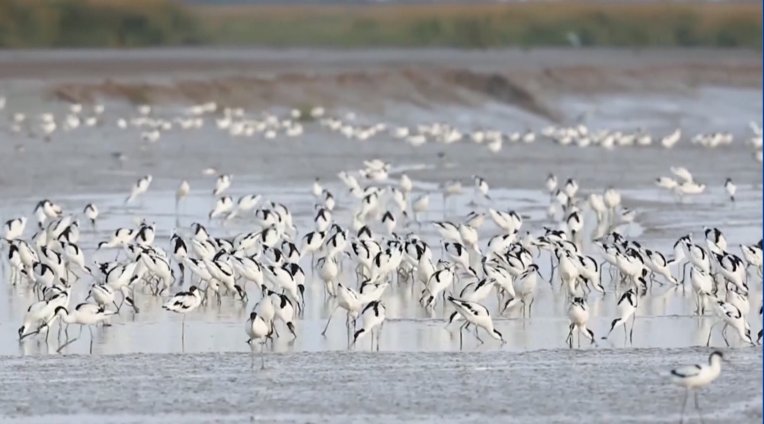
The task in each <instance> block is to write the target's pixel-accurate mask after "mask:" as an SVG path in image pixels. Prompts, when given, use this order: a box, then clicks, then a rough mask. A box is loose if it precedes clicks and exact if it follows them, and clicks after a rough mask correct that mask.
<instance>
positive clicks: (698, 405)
mask: <svg viewBox="0 0 764 424" xmlns="http://www.w3.org/2000/svg"><path fill="white" fill-rule="evenodd" d="M695 410H697V411H698V419H699V420H700V424H703V415H702V414H701V412H700V403H698V391H697V390H695Z"/></svg>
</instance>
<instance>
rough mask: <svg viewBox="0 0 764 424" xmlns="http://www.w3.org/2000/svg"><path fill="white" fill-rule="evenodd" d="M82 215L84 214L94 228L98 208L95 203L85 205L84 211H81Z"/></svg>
mask: <svg viewBox="0 0 764 424" xmlns="http://www.w3.org/2000/svg"><path fill="white" fill-rule="evenodd" d="M82 213H83V214H85V217H87V219H89V220H90V224H91V225H92V226H93V228H95V225H96V219H97V218H98V208H97V207H96V205H95V203H88V204H87V205H85V209H83V210H82Z"/></svg>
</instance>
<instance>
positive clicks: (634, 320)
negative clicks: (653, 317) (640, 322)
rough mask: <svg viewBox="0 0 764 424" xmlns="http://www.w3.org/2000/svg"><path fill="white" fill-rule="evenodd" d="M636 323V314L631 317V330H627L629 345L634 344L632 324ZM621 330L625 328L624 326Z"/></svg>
mask: <svg viewBox="0 0 764 424" xmlns="http://www.w3.org/2000/svg"><path fill="white" fill-rule="evenodd" d="M636 323H637V314H632V315H631V330H629V343H630V344H634V324H636ZM623 328H626V326H625V325H624V327H623Z"/></svg>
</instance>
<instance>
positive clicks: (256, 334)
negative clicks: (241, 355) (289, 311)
mask: <svg viewBox="0 0 764 424" xmlns="http://www.w3.org/2000/svg"><path fill="white" fill-rule="evenodd" d="M244 330H245V331H246V333H247V336H248V337H249V339H247V343H248V344H249V345H250V346H252V343H253V342H259V343H260V369H265V354H264V352H263V350H264V348H265V341H266V339H267V338H268V337H269V336H270V335H271V324H270V323H269V322H266V321H265V320H264V319H263V317H262V316H260V315H258V313H257V312H251V313H250V314H249V319H247V323H246V324H245V326H244ZM252 349H253V350H252V367H253V368H254V365H255V357H254V354H255V352H254V346H252Z"/></svg>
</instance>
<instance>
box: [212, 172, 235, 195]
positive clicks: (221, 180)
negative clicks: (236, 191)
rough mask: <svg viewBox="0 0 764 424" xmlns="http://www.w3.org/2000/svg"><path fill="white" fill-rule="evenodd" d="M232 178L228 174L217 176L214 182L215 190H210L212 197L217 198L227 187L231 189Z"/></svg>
mask: <svg viewBox="0 0 764 424" xmlns="http://www.w3.org/2000/svg"><path fill="white" fill-rule="evenodd" d="M232 178H233V177H232V176H231V175H229V174H222V175H220V176H218V179H217V181H216V182H215V189H214V190H212V195H213V196H215V197H217V196H220V195H221V194H223V192H225V191H226V190H228V187H231V179H232Z"/></svg>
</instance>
